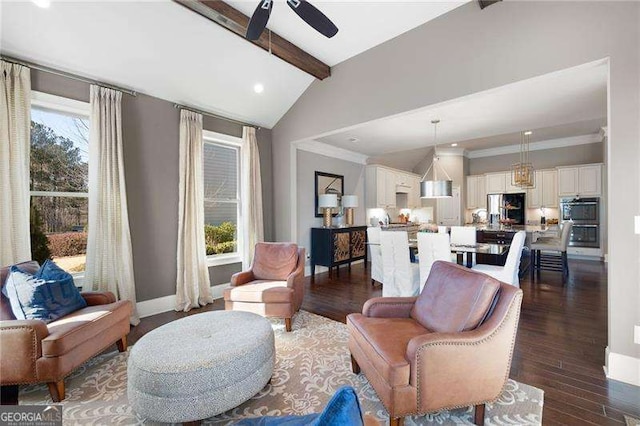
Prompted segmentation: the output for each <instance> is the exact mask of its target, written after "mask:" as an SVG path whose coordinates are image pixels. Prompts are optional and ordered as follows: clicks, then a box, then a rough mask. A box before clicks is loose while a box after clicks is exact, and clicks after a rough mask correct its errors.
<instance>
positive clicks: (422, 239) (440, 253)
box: [418, 232, 451, 292]
mask: <svg viewBox="0 0 640 426" xmlns="http://www.w3.org/2000/svg"><path fill="white" fill-rule="evenodd" d="M418 255H419V258H420V261H419V262H418V265H419V267H420V292H422V289H423V288H424V285H425V283H426V282H427V278H429V273H430V272H431V267H432V266H433V262H435V261H436V260H444V261H447V262H451V245H450V242H449V234H447V233H446V232H445V233H440V232H438V233H437V234H436V233H431V232H418Z"/></svg>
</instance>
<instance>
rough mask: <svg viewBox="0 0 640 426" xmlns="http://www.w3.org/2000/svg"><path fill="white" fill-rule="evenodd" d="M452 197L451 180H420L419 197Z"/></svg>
mask: <svg viewBox="0 0 640 426" xmlns="http://www.w3.org/2000/svg"><path fill="white" fill-rule="evenodd" d="M449 197H453V181H451V180H424V181H422V182H420V198H449Z"/></svg>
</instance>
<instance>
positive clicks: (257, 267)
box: [224, 243, 305, 331]
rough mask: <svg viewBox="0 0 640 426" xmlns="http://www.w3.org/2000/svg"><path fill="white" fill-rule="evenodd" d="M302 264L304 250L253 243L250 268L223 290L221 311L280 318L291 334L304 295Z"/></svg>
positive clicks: (281, 245) (287, 244) (293, 246)
mask: <svg viewBox="0 0 640 426" xmlns="http://www.w3.org/2000/svg"><path fill="white" fill-rule="evenodd" d="M304 262H305V250H304V248H298V246H297V245H296V244H293V243H258V244H256V247H255V253H254V256H253V263H252V264H251V268H250V269H249V270H248V271H243V272H238V273H237V274H234V275H233V276H232V277H231V287H230V288H228V289H226V290H225V291H224V306H225V309H226V310H236V311H247V312H253V313H256V314H259V315H262V316H265V317H274V318H284V320H285V325H286V329H287V331H291V318H293V315H294V314H295V313H296V312H298V310H300V306H301V305H302V298H303V296H304Z"/></svg>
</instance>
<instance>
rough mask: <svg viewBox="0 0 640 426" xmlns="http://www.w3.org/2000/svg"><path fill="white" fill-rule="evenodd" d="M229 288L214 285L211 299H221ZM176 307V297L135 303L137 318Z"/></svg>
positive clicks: (224, 285) (227, 285) (226, 285)
mask: <svg viewBox="0 0 640 426" xmlns="http://www.w3.org/2000/svg"><path fill="white" fill-rule="evenodd" d="M227 287H229V283H226V284H220V285H215V286H212V287H211V295H212V296H213V299H214V300H215V299H221V298H222V293H223V292H224V289H225V288H227ZM175 307H176V295H175V294H172V295H170V296H165V297H158V298H157V299H151V300H145V301H144V302H138V303H136V308H137V309H138V316H139V317H140V318H146V317H150V316H151V315H157V314H161V313H163V312H169V311H173V310H174V309H175Z"/></svg>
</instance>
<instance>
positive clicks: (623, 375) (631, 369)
mask: <svg viewBox="0 0 640 426" xmlns="http://www.w3.org/2000/svg"><path fill="white" fill-rule="evenodd" d="M605 356H606V358H605V359H606V362H607V365H606V366H604V373H605V375H606V376H607V378H609V379H613V380H618V381H620V382H625V383H629V384H631V385H634V386H640V358H634V357H632V356H628V355H623V354H618V353H615V352H610V351H609V347H607V348H606V349H605Z"/></svg>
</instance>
